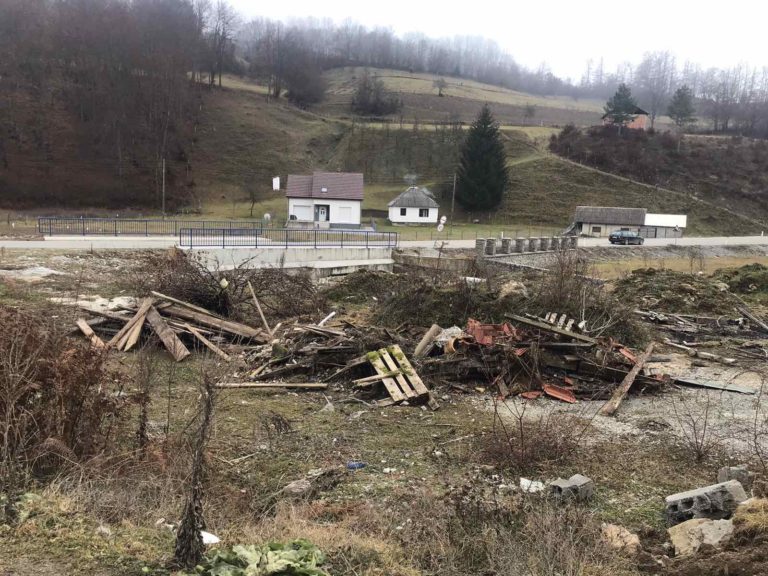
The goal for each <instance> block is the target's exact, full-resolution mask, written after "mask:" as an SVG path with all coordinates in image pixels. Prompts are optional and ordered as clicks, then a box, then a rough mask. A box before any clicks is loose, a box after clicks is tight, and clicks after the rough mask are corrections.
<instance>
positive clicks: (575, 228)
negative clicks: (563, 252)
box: [566, 206, 688, 238]
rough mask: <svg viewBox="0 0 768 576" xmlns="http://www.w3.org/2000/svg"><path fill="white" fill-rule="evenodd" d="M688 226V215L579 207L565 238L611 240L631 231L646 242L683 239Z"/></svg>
mask: <svg viewBox="0 0 768 576" xmlns="http://www.w3.org/2000/svg"><path fill="white" fill-rule="evenodd" d="M687 223H688V218H687V216H686V215H685V214H650V213H648V211H647V210H646V209H645V208H624V207H618V206H577V207H576V212H575V213H574V215H573V223H572V224H571V226H570V228H569V229H568V230H567V231H566V234H574V235H577V236H593V237H608V236H609V235H610V234H611V233H613V232H616V231H618V230H629V231H632V232H635V233H636V234H639V235H640V236H643V237H644V238H680V237H682V235H683V231H684V230H685V227H686V225H687Z"/></svg>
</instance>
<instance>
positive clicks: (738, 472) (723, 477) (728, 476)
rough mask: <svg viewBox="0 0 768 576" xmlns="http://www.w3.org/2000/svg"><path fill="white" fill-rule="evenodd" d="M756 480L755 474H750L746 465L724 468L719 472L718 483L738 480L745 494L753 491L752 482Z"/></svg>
mask: <svg viewBox="0 0 768 576" xmlns="http://www.w3.org/2000/svg"><path fill="white" fill-rule="evenodd" d="M754 479H755V473H754V472H750V471H749V469H748V468H747V465H746V464H739V465H738V466H724V467H723V468H720V470H718V472H717V481H718V482H728V480H736V481H738V482H739V483H740V484H741V485H742V486H743V487H744V491H745V492H749V491H750V490H751V489H752V482H753V481H754Z"/></svg>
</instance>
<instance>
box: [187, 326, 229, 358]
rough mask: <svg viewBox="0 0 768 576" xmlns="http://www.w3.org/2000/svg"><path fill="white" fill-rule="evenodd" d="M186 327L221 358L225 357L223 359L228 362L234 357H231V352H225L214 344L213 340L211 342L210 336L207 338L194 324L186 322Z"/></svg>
mask: <svg viewBox="0 0 768 576" xmlns="http://www.w3.org/2000/svg"><path fill="white" fill-rule="evenodd" d="M184 328H186V329H187V330H189V332H191V333H192V335H193V336H194V337H195V338H197V339H198V340H200V342H202V343H203V345H204V346H205V347H206V348H208V350H210V351H211V352H213V353H214V354H216V356H218V357H219V358H221V359H223V360H226V361H227V362H229V361H230V360H231V359H232V358H230V356H229V354H227V353H226V352H224V350H222V349H221V348H219V347H218V346H216V344H214V343H213V342H211V341H210V340H208V338H206V337H205V336H203V335H202V334H201V333H200V331H199V330H197V329H196V328H194V327H193V326H190V325H189V324H184Z"/></svg>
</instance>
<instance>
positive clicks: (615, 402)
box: [600, 342, 656, 416]
mask: <svg viewBox="0 0 768 576" xmlns="http://www.w3.org/2000/svg"><path fill="white" fill-rule="evenodd" d="M654 346H656V343H655V342H651V343H650V344H648V347H647V348H646V349H645V352H643V353H642V355H641V356H639V357H638V359H637V362H635V365H634V366H633V367H632V370H630V371H629V373H628V374H627V375H626V376H625V377H624V380H622V382H621V385H620V386H619V387H618V388H616V390H615V391H614V393H613V396H611V399H610V400H608V402H606V403H605V404H604V405H603V407H602V408H600V415H601V416H613V414H614V413H615V412H616V410H618V409H619V406H621V403H622V401H623V400H624V397H625V396H626V395H627V393H628V392H629V389H630V388H631V387H632V384H633V383H634V381H635V378H636V377H637V375H638V374H640V370H642V368H643V366H644V365H645V362H646V361H647V360H648V358H650V356H651V354H653V348H654Z"/></svg>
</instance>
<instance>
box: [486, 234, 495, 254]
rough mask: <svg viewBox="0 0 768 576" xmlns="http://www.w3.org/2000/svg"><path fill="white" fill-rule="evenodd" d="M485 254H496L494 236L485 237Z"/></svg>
mask: <svg viewBox="0 0 768 576" xmlns="http://www.w3.org/2000/svg"><path fill="white" fill-rule="evenodd" d="M485 255H486V256H496V238H486V239H485Z"/></svg>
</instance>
